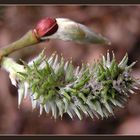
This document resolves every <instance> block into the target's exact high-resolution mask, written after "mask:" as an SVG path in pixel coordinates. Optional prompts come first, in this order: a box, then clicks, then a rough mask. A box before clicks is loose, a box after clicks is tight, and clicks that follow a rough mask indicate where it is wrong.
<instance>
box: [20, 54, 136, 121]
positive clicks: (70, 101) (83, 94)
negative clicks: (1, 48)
mask: <svg viewBox="0 0 140 140" xmlns="http://www.w3.org/2000/svg"><path fill="white" fill-rule="evenodd" d="M110 59H111V58H110V54H109V52H108V53H107V58H105V57H104V56H103V57H102V60H101V61H99V62H97V63H96V64H93V65H91V66H90V65H86V64H85V65H84V64H83V65H82V66H81V67H79V66H78V67H77V68H74V67H73V65H72V62H69V61H65V60H64V58H63V57H62V58H61V59H60V61H59V59H58V55H56V54H53V55H52V56H51V57H50V58H46V56H45V54H44V52H42V53H41V54H40V55H39V56H38V57H36V58H35V59H33V60H32V61H30V62H29V63H28V64H27V63H25V62H23V64H24V67H25V71H24V72H18V94H19V105H20V104H21V101H22V99H23V97H26V96H27V95H28V96H29V97H30V99H31V103H32V108H33V109H35V108H39V109H40V114H42V112H43V111H45V112H46V113H50V112H51V113H52V116H53V117H54V118H57V117H59V116H61V117H62V116H63V114H64V113H67V114H69V116H70V117H71V118H73V117H74V116H75V115H77V116H78V118H79V119H82V117H83V114H84V115H85V116H90V117H91V118H94V117H97V118H100V117H101V118H104V117H109V116H110V115H113V110H114V108H115V107H117V106H118V107H123V104H124V102H125V101H126V100H127V98H128V97H129V95H130V94H133V93H135V91H134V90H135V89H138V86H139V81H138V80H137V79H135V78H134V77H132V76H131V74H130V72H131V68H132V66H133V65H134V64H135V62H134V63H132V64H131V65H129V66H128V65H127V62H128V56H127V54H126V55H125V56H124V58H123V59H122V61H121V62H120V63H119V64H117V62H116V59H115V56H114V54H113V58H112V60H110Z"/></svg>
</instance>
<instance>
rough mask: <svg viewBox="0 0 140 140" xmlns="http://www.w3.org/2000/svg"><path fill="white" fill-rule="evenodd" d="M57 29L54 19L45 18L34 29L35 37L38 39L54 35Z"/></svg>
mask: <svg viewBox="0 0 140 140" xmlns="http://www.w3.org/2000/svg"><path fill="white" fill-rule="evenodd" d="M57 29H58V24H57V22H56V19H55V18H50V17H47V18H45V19H42V20H41V21H40V22H39V23H38V24H37V26H36V28H35V33H36V36H37V37H38V38H39V39H40V38H41V37H44V36H49V35H52V34H54V33H55V32H56V31H57Z"/></svg>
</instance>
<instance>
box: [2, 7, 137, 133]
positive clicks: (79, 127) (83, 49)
mask: <svg viewBox="0 0 140 140" xmlns="http://www.w3.org/2000/svg"><path fill="white" fill-rule="evenodd" d="M46 16H48V17H65V18H70V19H72V20H75V21H77V22H80V23H82V24H85V25H87V26H88V27H90V28H91V29H92V30H94V31H95V32H98V33H101V34H103V35H104V36H106V37H107V38H109V39H110V41H111V42H112V45H111V46H107V45H80V44H76V43H73V42H64V41H60V40H53V41H50V42H44V43H41V44H39V45H36V46H32V47H30V48H27V49H23V50H21V51H18V52H15V53H14V54H12V55H11V57H14V58H15V59H16V60H18V59H19V58H22V59H23V60H26V61H27V60H29V59H31V58H32V57H33V56H35V55H36V54H38V53H39V52H40V51H41V50H42V49H43V48H44V47H47V48H48V49H47V55H48V56H50V55H51V53H53V52H54V51H57V53H58V54H61V53H62V54H63V56H64V57H65V58H66V59H70V58H71V57H72V58H73V63H74V65H78V64H80V63H81V61H84V62H89V63H93V62H94V59H95V60H97V59H100V57H101V54H106V52H107V50H108V49H109V50H110V51H112V50H113V51H114V53H115V55H116V57H117V60H118V61H119V60H121V58H122V57H123V56H124V55H125V53H126V52H128V54H129V57H130V60H129V63H131V62H133V61H135V60H138V62H137V64H136V65H135V67H134V71H133V75H134V76H135V77H140V7H139V6H90V5H89V6H88V5H86V6H84V5H77V6H66V5H65V6H55V5H54V6H47V5H43V6H1V7H0V47H4V46H5V45H7V44H9V43H11V42H13V41H15V40H16V39H18V38H20V37H21V36H22V35H23V34H25V33H26V32H27V31H28V30H29V29H33V28H34V27H35V25H36V23H37V22H38V21H39V20H40V19H42V18H44V17H46ZM115 114H116V115H115V117H111V118H108V119H104V120H101V119H100V120H97V119H95V120H92V119H90V118H84V119H83V120H82V121H80V120H78V119H77V118H75V119H74V120H71V119H70V118H69V117H68V116H67V115H64V117H63V119H62V120H61V119H60V118H58V119H57V120H54V119H53V118H51V114H50V115H49V114H48V115H46V114H45V113H44V114H43V115H42V116H39V112H38V111H34V112H32V110H31V106H30V102H29V101H28V99H27V100H24V102H23V103H22V107H21V109H20V110H19V109H18V108H17V89H16V88H15V87H14V86H12V85H11V83H10V80H9V78H8V74H7V73H6V72H5V71H2V70H1V71H0V134H140V95H139V94H137V95H133V96H132V97H131V98H129V100H128V103H127V104H126V105H125V108H124V109H117V110H116V111H115Z"/></svg>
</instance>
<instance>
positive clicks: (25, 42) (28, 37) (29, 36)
mask: <svg viewBox="0 0 140 140" xmlns="http://www.w3.org/2000/svg"><path fill="white" fill-rule="evenodd" d="M38 42H39V40H38V39H37V37H36V36H35V34H34V33H33V31H32V30H30V31H28V32H27V33H26V34H25V35H24V36H23V37H21V38H20V39H19V40H17V41H15V42H13V43H11V44H9V45H8V46H6V47H4V48H2V49H1V50H0V61H1V59H2V57H3V56H7V55H9V54H10V53H12V52H14V51H17V50H19V49H21V48H24V47H28V46H31V45H34V44H36V43H38Z"/></svg>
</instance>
